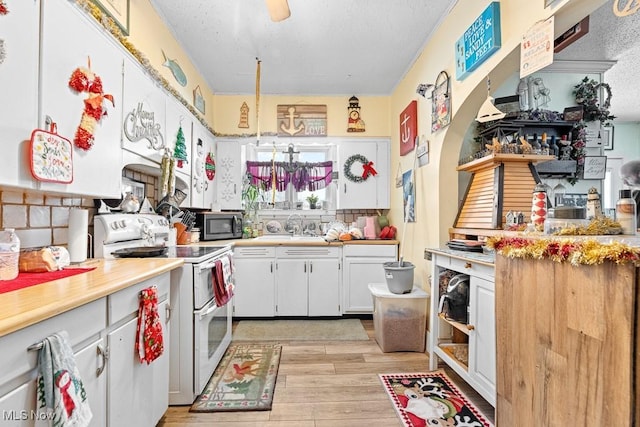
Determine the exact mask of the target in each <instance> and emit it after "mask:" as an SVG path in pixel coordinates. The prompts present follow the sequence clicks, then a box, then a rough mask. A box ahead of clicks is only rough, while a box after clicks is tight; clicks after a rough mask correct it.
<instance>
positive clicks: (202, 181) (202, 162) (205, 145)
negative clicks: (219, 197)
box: [191, 121, 215, 209]
mask: <svg viewBox="0 0 640 427" xmlns="http://www.w3.org/2000/svg"><path fill="white" fill-rule="evenodd" d="M214 151H215V141H214V138H213V135H211V133H210V132H209V131H208V130H207V129H206V128H205V127H204V126H203V125H202V124H201V123H200V122H199V121H194V123H193V142H192V149H191V153H192V162H191V207H194V208H206V209H211V207H212V204H213V199H214V185H213V177H212V174H211V169H210V168H209V169H207V163H208V162H209V163H210V161H209V160H208V158H213V156H214ZM207 172H209V173H207Z"/></svg>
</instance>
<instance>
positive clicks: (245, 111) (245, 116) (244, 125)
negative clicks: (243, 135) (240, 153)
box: [238, 102, 249, 129]
mask: <svg viewBox="0 0 640 427" xmlns="http://www.w3.org/2000/svg"><path fill="white" fill-rule="evenodd" d="M238 127H239V128H240V129H248V128H249V106H248V105H247V103H246V102H243V103H242V106H241V107H240V122H239V123H238Z"/></svg>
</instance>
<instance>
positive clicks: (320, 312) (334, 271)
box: [308, 258, 342, 316]
mask: <svg viewBox="0 0 640 427" xmlns="http://www.w3.org/2000/svg"><path fill="white" fill-rule="evenodd" d="M308 263H309V316H340V315H341V314H342V313H341V311H340V261H339V260H337V259H322V258H317V259H310V260H309V261H308Z"/></svg>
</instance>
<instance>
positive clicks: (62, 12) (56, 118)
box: [20, 0, 124, 198]
mask: <svg viewBox="0 0 640 427" xmlns="http://www.w3.org/2000/svg"><path fill="white" fill-rule="evenodd" d="M27 3H30V2H27ZM43 10H44V12H43V16H42V48H41V49H42V50H41V54H42V62H41V68H40V71H41V84H42V88H41V102H42V104H41V106H42V108H41V117H40V126H44V124H45V119H46V118H47V117H50V118H51V120H53V122H55V123H56V125H57V130H58V133H59V134H60V135H61V136H64V137H66V138H67V139H69V140H70V141H72V142H73V139H74V136H75V134H76V130H77V129H78V127H79V125H80V123H81V120H83V117H85V120H86V116H84V114H83V111H84V108H85V101H86V100H87V98H88V96H87V93H88V92H81V93H78V92H75V91H74V90H71V89H70V87H69V80H70V78H71V75H72V73H73V72H74V71H75V70H76V69H78V68H81V67H89V65H90V69H91V71H92V72H93V73H94V74H95V75H96V76H98V77H100V79H101V81H102V86H103V91H104V94H109V95H112V96H113V99H114V102H115V106H114V105H112V104H111V103H110V102H109V101H108V100H107V99H105V100H104V102H103V103H102V104H103V107H104V108H105V109H106V111H107V115H106V116H103V117H102V119H101V120H100V121H99V122H98V123H97V124H95V127H94V129H93V135H94V138H95V140H94V143H93V146H92V147H91V148H90V149H88V150H83V149H80V148H77V147H74V149H73V182H72V183H71V184H54V183H43V184H42V187H41V188H42V189H43V190H47V191H57V192H58V191H59V192H67V193H74V194H83V195H87V196H97V197H110V198H120V197H121V188H120V186H121V182H120V181H121V174H122V172H121V171H122V152H121V150H119V149H118V141H120V123H121V118H122V63H123V59H124V52H123V50H122V48H121V47H120V46H119V45H117V42H116V41H115V39H114V38H113V37H112V36H111V35H110V34H109V33H107V31H106V30H104V29H103V28H102V26H101V25H100V24H98V23H97V22H95V21H94V20H93V19H91V18H89V17H88V16H86V14H85V13H84V12H81V11H80V10H79V9H78V8H77V7H76V6H75V5H74V3H73V2H68V1H60V0H57V1H45V2H43ZM27 72H28V71H27ZM20 74H21V75H22V72H21V73H20ZM96 177H100V179H96Z"/></svg>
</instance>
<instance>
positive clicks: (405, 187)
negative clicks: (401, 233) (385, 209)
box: [402, 169, 416, 222]
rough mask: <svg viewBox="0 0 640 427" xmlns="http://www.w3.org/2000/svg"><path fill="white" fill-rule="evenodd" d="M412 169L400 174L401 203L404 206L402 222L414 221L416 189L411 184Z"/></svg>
mask: <svg viewBox="0 0 640 427" xmlns="http://www.w3.org/2000/svg"><path fill="white" fill-rule="evenodd" d="M412 174H413V170H411V169H409V170H408V171H406V172H405V173H403V174H402V204H403V207H404V222H416V209H415V200H416V191H415V187H414V186H413V177H412Z"/></svg>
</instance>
